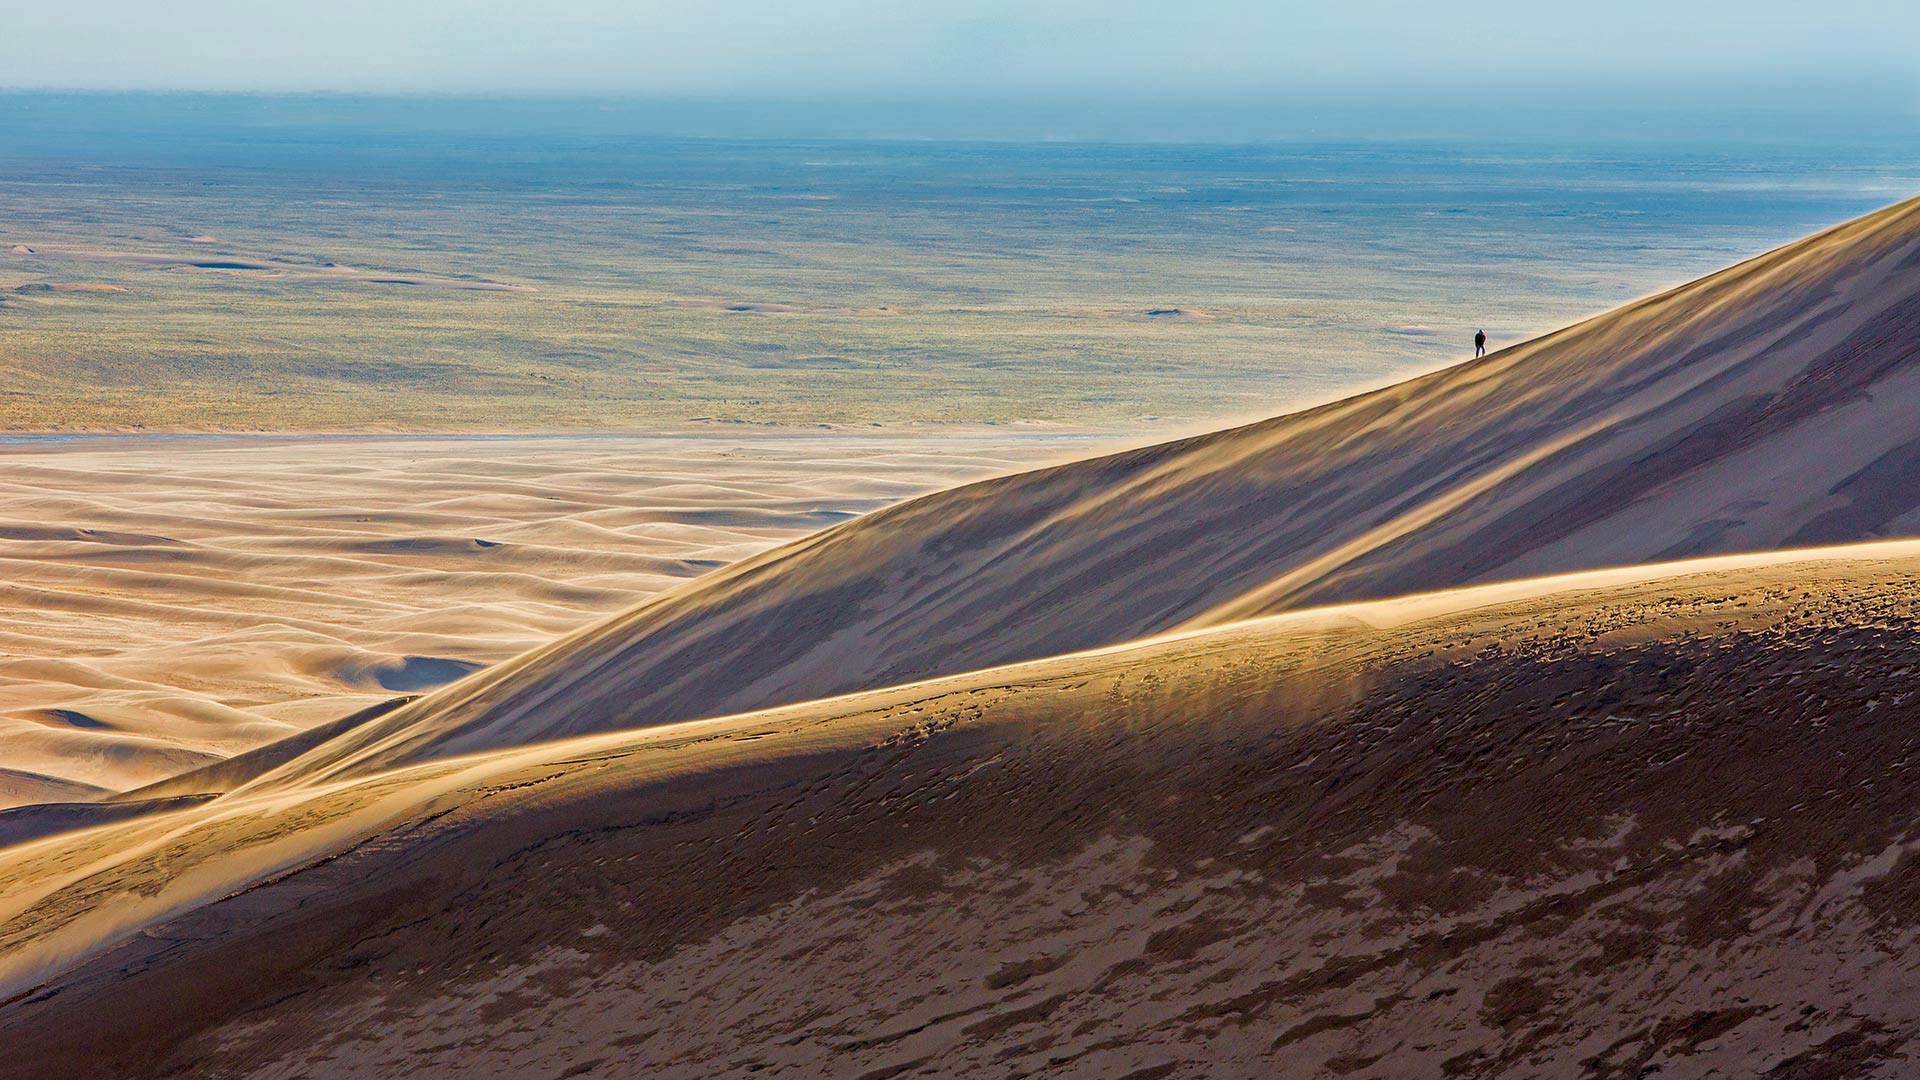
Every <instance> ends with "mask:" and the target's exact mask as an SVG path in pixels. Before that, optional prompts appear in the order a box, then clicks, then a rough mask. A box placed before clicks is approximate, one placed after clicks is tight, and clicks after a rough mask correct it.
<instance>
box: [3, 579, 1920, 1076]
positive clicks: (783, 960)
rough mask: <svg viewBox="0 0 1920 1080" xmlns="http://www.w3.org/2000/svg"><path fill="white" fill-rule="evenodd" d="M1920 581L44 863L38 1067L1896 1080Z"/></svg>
mask: <svg viewBox="0 0 1920 1080" xmlns="http://www.w3.org/2000/svg"><path fill="white" fill-rule="evenodd" d="M1916 585H1920V543H1902V544H1891V545H1871V546H1864V547H1856V548H1849V549H1836V550H1833V551H1828V552H1823V553H1820V554H1819V555H1817V556H1814V557H1807V556H1761V557H1733V558H1725V559H1718V560H1703V561H1697V562H1693V563H1688V564H1681V565H1678V566H1669V567H1658V568H1641V569H1638V570H1622V571H1610V572H1602V573H1597V574H1590V575H1581V576H1575V577H1572V578H1560V579H1552V580H1547V581H1537V582H1528V583H1522V584H1508V585H1497V586H1488V587H1483V588H1480V589H1473V590H1466V591H1464V592H1456V593H1450V594H1438V595H1431V596H1424V597H1418V598H1413V599H1409V600H1404V601H1399V600H1396V601H1385V602H1379V603H1373V604H1361V605H1353V606H1348V607H1344V608H1335V609H1328V610H1320V611H1314V612H1305V613H1300V614H1293V615H1282V616H1277V617H1272V618H1268V619H1262V620H1256V621H1253V622H1249V623H1241V624H1236V625H1232V626H1227V627H1220V628H1213V629H1207V630H1201V631H1196V632H1191V633H1184V634H1179V635H1175V636H1173V637H1171V638H1168V639H1165V640H1161V641H1156V642H1148V643H1142V644H1137V645H1129V646H1123V647H1117V648H1111V649H1105V650H1099V651H1096V652H1093V653H1088V654H1079V655H1073V656H1066V657H1059V658H1055V659H1050V660H1044V661H1037V662H1033V663H1029V664H1024V665H1019V666H1016V667H1011V668H1003V669H997V670H993V671H988V672H981V673H976V674H973V675H965V676H958V677H952V678H948V679H944V680H937V681H934V682H931V683H924V684H919V685H915V686H909V687H902V688H895V689H888V690H882V691H874V692H869V693H865V694H861V695H855V696H852V697H848V698H841V699H836V700H831V701H825V702H817V703H811V704H807V705H801V706H795V707H789V708H785V709H778V710H773V711H769V712H764V713H757V714H750V715H746V716H740V717H734V718H727V719H718V720H710V721H700V722H693V723H687V724H680V725H673V726H667V727H659V728H654V729H649V730H645V731H638V732H627V733H618V734H613V735H603V736H593V737H587V738H581V739H574V740H569V741H566V742H561V743H554V744H547V745H544V746H539V747H532V748H525V749H515V750H510V751H502V752H496V753H493V754H488V755H483V756H480V757H474V758H465V759H460V760H450V761H440V762H433V763H429V764H425V765H420V766H415V767H411V768H407V769H402V770H399V771H396V772H390V773H386V774H383V775H380V776H375V777H371V778H367V779H362V780H356V781H352V782H349V783H344V784H333V785H326V786H318V787H312V788H306V789H299V790H295V791H290V792H276V793H271V794H264V795H257V796H253V797H247V796H243V795H229V796H227V797H225V798H221V799H217V800H214V801H212V802H208V803H203V804H199V805H191V806H186V807H184V808H178V809H171V810H163V811H160V812H157V813H153V814H150V815H148V816H146V817H143V818H139V819H136V820H132V821H123V822H119V823H113V824H106V825H103V826H100V827H98V828H95V829H92V830H89V831H85V832H80V833H69V834H65V835H62V836H55V837H52V838H49V839H46V840H41V841H38V842H34V843H29V844H25V845H20V846H16V847H13V848H11V849H7V850H5V851H3V852H0V878H4V879H5V880H7V881H8V882H9V888H8V890H7V891H6V892H5V893H4V894H0V918H3V919H4V922H0V998H4V999H5V1000H6V1001H7V1002H8V1003H7V1004H6V1005H5V1006H4V1008H3V1009H0V1039H4V1040H5V1044H6V1045H7V1046H8V1047H9V1050H10V1055H11V1060H12V1061H14V1062H16V1063H19V1064H21V1065H23V1066H27V1067H31V1068H32V1070H33V1071H34V1074H35V1075H40V1076H85V1075H100V1076H109V1075H114V1076H117V1075H134V1074H137V1075H146V1076H174V1075H180V1076H186V1075H192V1076H239V1075H247V1076H261V1077H270V1076H297V1075H306V1076H330V1075H372V1074H384V1073H390V1072H393V1071H396V1070H402V1069H405V1070H411V1071H415V1072H420V1071H426V1072H430V1073H433V1074H435V1075H502V1074H505V1075H560V1074H562V1073H565V1072H567V1071H569V1070H572V1072H573V1074H574V1075H604V1076H615V1075H689V1076H692V1075H700V1076H734V1075H747V1074H750V1073H752V1074H758V1073H761V1072H763V1071H765V1070H769V1069H771V1070H774V1071H776V1072H778V1071H781V1070H787V1071H794V1072H797V1073H804V1074H808V1075H828V1074H830V1075H845V1076H855V1075H868V1076H882V1075H908V1074H912V1073H915V1072H919V1073H926V1074H939V1075H956V1074H962V1073H975V1074H978V1073H981V1072H990V1073H994V1074H1006V1075H1017V1074H1027V1073H1044V1074H1045V1075H1049V1076H1120V1075H1131V1076H1176V1075H1189V1074H1195V1075H1198V1074H1205V1075H1275V1076H1300V1077H1307V1076H1316V1077H1317V1076H1327V1075H1342V1074H1352V1075H1392V1076H1435V1077H1439V1076H1458V1075H1476V1076H1494V1075H1510V1076H1521V1075H1524V1076H1596V1075H1600V1076H1615V1075H1618V1076H1636V1075H1646V1073H1647V1071H1648V1070H1650V1069H1655V1068H1657V1069H1658V1071H1659V1073H1660V1075H1663V1076H1705V1075H1759V1074H1762V1073H1768V1074H1769V1075H1805V1076H1816V1075H1818V1076H1833V1075H1849V1076H1853V1075H1859V1076H1866V1075H1886V1076H1893V1075H1899V1073H1900V1070H1901V1069H1902V1068H1904V1066H1903V1065H1902V1064H1901V1062H1903V1061H1904V1060H1905V1057H1904V1051H1903V1047H1905V1046H1907V1044H1908V1041H1909V1039H1910V1033H1911V1032H1913V1031H1914V1030H1916V1027H1917V1026H1920V1013H1917V1012H1916V1008H1915V1003H1916V1002H1920V976H1916V974H1915V973H1914V971H1913V969H1912V967H1911V965H1909V964H1907V963H1905V962H1904V961H1903V959H1902V957H1903V955H1905V952H1906V951H1907V950H1909V949H1911V948H1912V947H1914V946H1915V945H1920V941H1917V940H1916V935H1917V933H1920V930H1917V929H1916V928H1920V904H1917V903H1916V900H1915V895H1914V893H1913V891H1912V889H1911V888H1910V887H1909V886H1910V883H1909V882H1908V881H1907V879H1908V878H1909V877H1910V876H1911V869H1912V868H1911V865H1910V864H1911V863H1912V861H1913V855H1912V854H1911V848H1912V847H1913V845H1914V844H1915V843H1920V840H1916V837H1920V818H1916V816H1915V811H1914V806H1915V803H1914V801H1913V800H1912V798H1911V797H1910V794H1911V785H1910V783H1908V776H1907V774H1908V772H1909V771H1910V770H1911V769H1912V768H1913V767H1914V765H1915V757H1914V755H1915V753H1916V747H1915V742H1914V738H1913V731H1912V728H1911V725H1909V724H1906V723H1901V722H1890V721H1898V720H1899V719H1900V718H1903V717H1905V716H1906V714H1907V713H1909V712H1910V711H1911V709H1912V702H1911V701H1910V700H1909V699H1910V698H1911V696H1912V695H1911V694H1909V693H1907V692H1906V691H1905V690H1902V689H1900V687H1902V686H1904V685H1905V684H1906V682H1908V681H1910V680H1907V679H1905V678H1904V677H1903V675H1902V674H1901V673H1903V672H1909V671H1911V670H1913V668H1914V666H1915V665H1917V664H1920V646H1917V645H1916V642H1915V639H1914V638H1913V636H1912V634H1911V632H1910V629H1909V628H1910V627H1911V626H1912V625H1913V620H1914V619H1916V618H1917V617H1920V610H1916V608H1915V597H1916V595H1920V593H1916V588H1915V586H1916ZM136 932H138V933H136ZM109 945H111V946H115V947H114V948H112V949H111V950H108V951H103V949H104V948H105V947H106V946H109ZM1707 956H1710V957H1712V962H1711V964H1710V965H1708V966H1707V967H1706V968H1704V969H1703V967H1702V958H1703V957H1707ZM75 1032H84V1033H85V1034H84V1037H80V1038H76V1037H75V1034H74V1033H75ZM1769 1070H1777V1071H1775V1072H1771V1073H1769Z"/></svg>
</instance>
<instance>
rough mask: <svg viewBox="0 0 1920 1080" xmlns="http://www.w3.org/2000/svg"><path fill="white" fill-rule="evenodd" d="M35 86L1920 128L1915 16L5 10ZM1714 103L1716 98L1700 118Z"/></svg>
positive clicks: (7, 79)
mask: <svg viewBox="0 0 1920 1080" xmlns="http://www.w3.org/2000/svg"><path fill="white" fill-rule="evenodd" d="M0 28H3V29H4V33H0V86H4V87H8V88H21V89H38V88H47V89H179V90H232V91H299V90H325V91H348V92H426V93H474V92H483V93H508V94H579V93H587V94H597V93H613V94H641V95H665V96H693V97H703V98H756V99H809V100H824V99H841V100H846V99H900V98H910V99H915V100H931V101H942V100H946V101H971V100H979V101H1009V100H1049V101H1114V100H1129V99H1148V98H1166V97H1175V98H1187V99H1194V100H1231V99H1237V98H1247V97H1256V98H1268V99H1277V98H1287V97H1298V96H1317V97H1323V98H1329V99H1340V100H1356V101H1364V100H1368V99H1372V98H1392V97H1394V96H1396V95H1404V94H1406V93H1407V92H1409V91H1412V90H1420V91H1422V92H1427V93H1440V94H1451V95H1457V96H1460V97H1463V98H1473V97H1476V96H1477V97H1482V98H1487V97H1491V98H1496V99H1499V98H1512V99H1514V100H1538V98H1539V96H1540V95H1542V94H1545V95H1548V96H1554V95H1559V96H1563V97H1565V98H1566V99H1568V100H1570V101H1575V100H1579V99H1581V98H1583V97H1585V96H1590V95H1592V94H1593V93H1595V92H1597V91H1599V90H1604V91H1605V92H1607V93H1612V94H1615V95H1618V96H1619V97H1621V99H1622V100H1627V99H1631V100H1634V101H1637V102H1639V103H1641V104H1643V105H1646V106H1649V107H1659V106H1661V105H1662V104H1663V101H1662V99H1663V98H1666V99H1669V100H1667V101H1666V102H1665V104H1668V105H1674V104H1679V103H1680V102H1678V101H1674V100H1671V99H1673V98H1675V97H1676V96H1680V95H1687V100H1688V101H1689V102H1691V103H1694V104H1705V105H1708V106H1713V107H1731V108H1741V107H1753V108H1764V109H1783V110H1789V111H1793V110H1800V111H1807V110H1815V111H1817V110H1822V109H1847V110H1853V111H1860V110H1866V111H1874V112H1887V113H1894V114H1899V115H1912V114H1913V113H1915V112H1916V111H1920V80H1916V78H1915V76H1914V74H1913V70H1914V67H1915V65H1914V63H1913V60H1914V58H1915V56H1916V54H1920V4H1915V3H1913V2H1912V0H1823V2H1821V3H1818V4H1808V3H1805V2H1804V0H1616V2H1613V3H1609V4H1605V5H1599V4H1593V5H1554V4H1539V3H1537V2H1536V0H1455V2H1452V3H1409V2H1406V0H1343V2H1341V3H1339V4H1325V3H1311V4H1309V3H1294V2H1281V3H1274V2H1266V3H1262V2H1256V0H1189V2H1188V3H1186V4H1183V5H1177V6H1176V5H1168V4H1165V3H1160V2H1147V0H972V2H969V3H967V4H964V5H960V4H954V3H951V2H935V0H704V2H702V3H700V4H688V3H684V2H673V3H668V2H658V0H638V2H634V0H547V2H545V3H542V4H538V5H533V4H526V3H524V2H520V0H515V2H512V3H508V2H504V0H408V2H404V3H402V2H396V0H276V2H274V3H260V2H258V0H175V2H172V3H166V4H156V3H152V2H151V0H91V2H90V3H88V4H85V5H60V4H48V3H37V4H19V5H6V9H5V10H0ZM1699 95H1704V100H1695V98H1697V97H1698V96H1699Z"/></svg>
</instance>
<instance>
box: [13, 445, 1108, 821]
mask: <svg viewBox="0 0 1920 1080" xmlns="http://www.w3.org/2000/svg"><path fill="white" fill-rule="evenodd" d="M1085 441H1086V440H1084V439H1064V440H1063V439H1055V438H1024V439H1023V438H1021V437H1018V436H1011V435H1009V436H971V435H966V434H954V433H948V434H946V435H942V436H939V437H935V438H917V437H913V436H886V437H868V438H859V437H850V436H841V437H821V436H778V435H757V436H756V435H752V434H742V435H739V436H712V437H701V436H690V437H684V438H675V439H635V438H628V439H557V440H555V439H549V440H539V439H505V440H485V439H481V440H474V439H463V440H396V439H371V440H367V439H346V440H328V439H307V440H285V439H250V438H240V439H188V440H171V441H169V440H156V439H114V440H82V441H78V442H53V443H47V442H30V443H16V444H13V445H0V807H5V806H11V805H15V804H18V803H27V802H44V801H61V800H68V799H75V798H91V797H94V796H96V795H99V794H102V793H104V792H110V791H119V790H124V789H126V788H129V787H134V786H137V785H140V784H145V783H149V782H151V781H154V780H158V779H161V778H163V777H165V776H167V775H170V774H172V773H176V772H179V771H182V770H184V769H189V768H192V767H195V766H198V765H204V764H207V763H209V762H212V761H216V760H219V759H220V758H222V757H224V756H226V755H228V754H231V753H235V752H238V751H243V750H246V749H249V748H252V747H254V746H258V745H260V744H262V743H265V742H269V741H272V740H274V739H277V738H281V737H283V736H286V735H289V734H292V733H293V732H295V731H298V730H301V729H303V728H306V727H308V726H310V725H313V724H316V723H319V722H321V721H327V720H333V719H335V718H337V717H341V716H344V715H346V714H348V713H350V712H353V711H354V710H356V709H359V708H362V707H364V706H367V705H370V704H373V703H375V702H379V701H383V700H387V699H389V698H392V697H394V696H395V695H403V694H412V693H418V692H421V691H424V690H430V689H432V688H433V687H435V686H438V685H440V684H442V683H446V682H450V681H452V680H453V679H456V678H458V677H459V676H461V675H464V674H466V673H468V672H470V671H472V670H474V669H476V668H478V667H481V666H483V665H486V664H491V663H494V662H497V661H499V660H504V659H506V658H508V657H511V656H514V655H516V654H518V653H522V652H525V651H526V650H528V649H530V648H533V647H534V646H536V645H540V644H543V643H545V642H547V641H550V640H552V639H553V638H554V637H556V636H558V635H560V634H563V633H565V632H567V631H569V630H572V629H574V628H576V627H579V626H581V625H583V624H585V623H588V622H592V621H594V620H597V619H599V618H601V617H603V616H605V615H607V614H610V613H612V612H615V611H619V610H622V609H625V608H628V607H631V606H632V605H634V604H636V603H638V602H639V601H641V600H643V599H645V598H647V597H649V596H651V595H653V594H655V593H658V592H660V591H661V590H663V589H665V588H668V587H670V586H672V585H675V584H678V583H680V582H684V581H686V580H688V579H690V578H694V577H697V576H699V575H701V574H704V573H707V572H708V571H710V570H712V569H714V568H716V567H719V566H722V565H725V564H727V563H729V562H733V561H735V560H737V559H740V558H743V557H746V556H748V555H753V554H757V553H758V552H760V551H762V550H765V549H766V548H768V547H770V546H773V545H775V544H778V543H780V542H782V541H785V540H789V539H792V538H793V537H795V536H799V535H802V534H804V533H808V532H813V531H815V530H818V529H822V528H825V527H827V526H829V525H833V524H836V523H838V522H840V521H843V520H845V519H847V518H849V517H852V516H854V515H856V514H860V513H865V512H867V511H870V510H873V509H876V508H878V507H881V506H885V505H887V504H889V503H892V502H895V501H898V500H899V499H901V498H903V497H906V496H909V495H914V494H918V493H920V492H922V491H925V490H927V489H928V488H934V487H940V486H945V485H949V484H953V483H956V482H960V481H963V480H967V479H972V478H974V477H978V476H981V475H985V474H990V473H994V472H1005V471H1007V470H1009V469H1012V468H1014V467H1016V466H1022V465H1028V464H1031V463H1033V462H1035V461H1041V460H1046V459H1048V458H1050V457H1058V456H1060V455H1062V454H1065V453H1068V452H1070V451H1069V450H1068V449H1067V448H1068V447H1072V446H1079V445H1084V444H1085Z"/></svg>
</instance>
